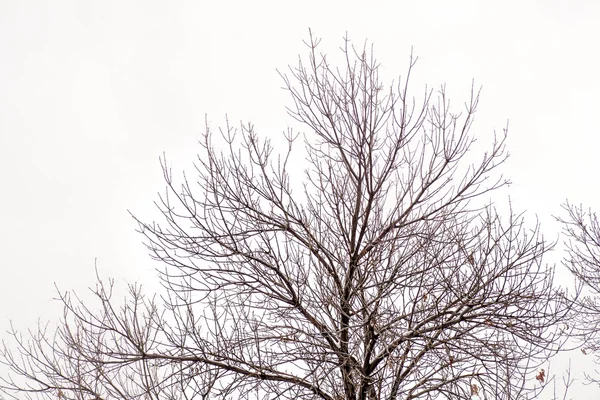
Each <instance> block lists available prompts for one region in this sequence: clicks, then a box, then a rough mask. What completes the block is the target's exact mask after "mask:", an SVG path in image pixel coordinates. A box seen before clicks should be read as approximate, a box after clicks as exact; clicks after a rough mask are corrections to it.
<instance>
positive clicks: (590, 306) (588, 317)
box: [557, 202, 600, 384]
mask: <svg viewBox="0 0 600 400" xmlns="http://www.w3.org/2000/svg"><path fill="white" fill-rule="evenodd" d="M563 210H564V211H565V216H562V217H557V220H558V221H559V222H561V223H562V225H563V234H564V236H565V237H566V241H565V245H566V253H567V255H566V257H565V261H564V262H563V264H564V265H565V266H566V267H567V268H568V269H569V271H571V273H572V274H573V275H574V277H575V278H576V281H577V283H578V284H579V285H582V286H583V288H584V290H585V291H584V294H585V295H583V296H579V297H578V298H576V299H575V302H576V305H577V306H576V307H574V312H573V313H572V314H571V317H572V319H571V321H570V327H569V328H570V330H571V331H572V332H571V336H573V337H575V338H576V339H578V340H579V343H580V345H581V352H582V353H583V354H589V355H593V356H594V357H595V361H596V364H600V221H598V216H597V214H596V213H595V212H593V211H592V210H591V209H590V210H584V208H583V207H582V206H581V205H580V206H575V205H573V204H570V203H568V202H566V203H565V204H563ZM586 376H587V378H588V380H589V381H590V382H593V383H596V384H600V378H599V377H600V370H596V373H595V374H586Z"/></svg>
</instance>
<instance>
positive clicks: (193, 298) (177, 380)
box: [0, 35, 567, 400]
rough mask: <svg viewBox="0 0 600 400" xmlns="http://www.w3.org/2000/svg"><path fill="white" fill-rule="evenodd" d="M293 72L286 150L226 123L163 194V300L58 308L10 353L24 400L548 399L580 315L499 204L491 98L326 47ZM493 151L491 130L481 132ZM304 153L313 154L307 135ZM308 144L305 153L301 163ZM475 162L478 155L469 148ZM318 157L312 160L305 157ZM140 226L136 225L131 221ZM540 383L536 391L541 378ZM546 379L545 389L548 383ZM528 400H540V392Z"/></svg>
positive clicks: (159, 241)
mask: <svg viewBox="0 0 600 400" xmlns="http://www.w3.org/2000/svg"><path fill="white" fill-rule="evenodd" d="M307 45H308V47H309V50H310V51H309V54H308V57H307V58H305V59H302V58H301V59H300V60H299V63H298V65H297V66H295V67H290V69H289V71H288V72H287V73H285V74H282V78H283V81H284V83H285V89H286V90H287V92H288V93H289V94H290V96H291V99H292V103H291V106H290V107H289V108H288V113H289V115H290V116H291V117H292V118H293V119H294V120H295V121H297V122H298V123H300V124H302V126H303V127H304V128H305V129H306V132H305V133H304V135H299V134H296V133H295V132H294V131H292V130H288V131H287V133H286V134H285V139H286V142H285V143H286V150H285V151H282V152H279V153H276V151H275V147H276V145H277V143H271V142H270V141H269V140H268V139H262V138H261V137H260V136H259V135H258V133H257V132H256V130H255V128H254V127H253V126H252V125H242V126H240V127H239V128H235V127H233V126H232V125H231V124H230V123H229V122H227V124H226V126H225V127H224V128H223V129H221V130H219V131H218V132H214V131H212V130H211V129H210V127H209V126H208V123H207V127H206V132H205V134H204V135H203V138H202V140H201V141H200V145H201V154H200V156H199V157H198V162H197V164H196V171H195V173H196V174H197V177H196V178H194V179H193V180H190V179H188V175H184V177H183V180H182V183H181V184H178V183H176V182H175V180H174V179H173V177H172V173H171V171H170V169H169V167H168V163H167V161H166V160H165V159H164V158H163V159H162V160H161V162H162V166H163V171H164V178H165V181H166V184H167V190H166V192H165V194H163V195H160V197H159V201H158V202H157V203H156V204H157V207H158V209H159V210H160V211H161V213H162V221H161V223H146V222H144V221H142V220H139V219H137V218H136V220H137V221H138V223H139V228H140V229H139V230H140V232H141V233H142V234H143V235H144V237H145V243H146V245H147V247H148V249H149V251H150V253H151V255H152V257H153V258H154V259H156V260H158V261H160V262H161V268H160V269H159V274H160V278H161V280H162V282H163V284H164V287H165V289H166V290H165V293H166V294H165V295H164V296H162V297H152V298H148V297H146V296H144V295H143V294H142V291H141V289H140V287H139V286H136V285H133V286H131V287H130V293H129V297H128V298H127V300H126V302H125V303H123V304H121V303H120V302H117V301H115V300H114V299H113V298H112V297H113V296H112V288H113V286H112V282H105V281H104V282H103V281H102V280H100V279H99V280H98V286H97V287H96V289H95V290H94V293H95V295H96V298H97V300H98V304H99V306H94V307H92V306H91V305H89V304H87V303H84V302H83V301H80V300H79V299H78V298H76V297H75V296H74V295H73V294H72V293H62V294H61V297H60V300H61V301H62V303H63V304H64V307H65V313H64V319H63V320H62V321H61V323H60V325H59V328H58V330H57V331H56V334H55V336H51V335H48V334H47V333H46V332H45V331H44V329H40V331H39V332H37V333H35V334H32V335H31V336H30V337H29V338H28V339H23V338H22V336H20V334H19V333H18V332H16V331H15V332H13V334H14V337H15V339H16V340H15V343H14V346H15V349H16V350H12V351H11V350H10V349H9V347H8V346H7V345H5V347H4V351H3V353H2V357H1V358H0V359H2V360H3V362H4V363H5V364H7V365H8V366H9V367H10V368H11V369H12V372H13V375H11V377H8V378H4V379H3V382H4V383H3V386H2V387H3V389H4V391H5V392H7V393H9V394H13V395H18V394H24V395H27V396H35V395H38V396H41V397H47V398H56V397H57V396H58V397H59V398H65V399H67V398H77V399H89V398H94V397H97V398H102V399H112V398H120V399H135V398H144V399H145V398H148V399H154V398H156V399H159V398H160V399H191V398H198V399H206V398H227V399H238V398H239V399H259V398H260V399H275V398H278V399H279V398H281V399H326V400H337V399H348V400H350V399H352V400H354V399H364V400H367V399H369V400H371V399H417V398H422V399H434V398H452V399H456V398H462V399H468V398H472V397H473V398H481V399H483V398H487V399H492V398H493V399H517V398H521V397H520V396H523V395H525V394H528V395H530V396H535V395H536V394H537V393H538V392H539V390H540V388H541V387H542V386H543V384H545V381H544V377H545V372H544V371H543V370H541V368H542V364H543V363H544V362H545V361H546V360H547V358H548V357H549V356H550V355H551V354H553V353H554V352H555V351H556V350H557V348H558V345H559V343H558V341H557V337H558V334H559V332H558V330H557V322H558V321H561V320H562V318H563V317H564V315H565V313H566V311H567V306H566V305H565V304H564V303H562V302H561V298H562V294H561V292H559V291H557V290H555V289H554V288H553V269H552V268H550V267H547V266H546V265H544V263H543V259H542V258H543V255H544V254H545V253H546V252H547V251H548V250H549V248H550V247H551V244H549V243H547V242H545V241H544V240H543V238H542V237H541V235H540V233H539V228H538V226H537V224H535V225H533V226H532V227H531V228H528V227H527V225H526V224H525V222H524V220H523V217H522V215H517V214H514V213H513V212H512V211H510V212H509V213H508V215H505V216H503V217H501V216H500V215H499V214H498V213H497V211H496V209H495V208H494V207H493V206H491V205H489V204H488V203H487V196H488V195H489V194H490V192H491V191H493V190H495V189H497V188H499V187H502V186H504V185H505V184H506V183H507V181H505V180H504V179H503V178H502V176H500V175H498V174H496V173H495V170H496V169H497V167H498V166H500V165H501V164H502V163H503V161H504V160H505V159H506V153H505V149H504V140H505V137H506V131H505V132H503V134H501V135H499V137H496V135H495V134H494V136H493V137H492V136H491V135H489V137H490V141H489V142H490V144H489V146H488V148H487V150H486V151H482V152H477V151H475V149H474V147H473V146H472V145H473V143H474V141H475V138H474V137H473V136H472V135H471V134H470V128H471V126H472V122H473V116H474V113H475V111H476V108H477V105H478V101H479V94H478V92H477V91H472V92H471V94H472V95H471V98H470V101H469V102H468V103H467V104H466V105H465V109H464V110H463V111H462V112H460V113H455V112H453V111H451V108H450V104H449V101H448V99H447V98H446V91H445V88H444V87H442V88H441V89H440V90H439V91H428V90H427V89H426V90H425V92H424V98H423V100H422V102H417V100H415V99H414V98H413V97H411V96H409V86H408V82H409V77H410V72H411V70H412V68H413V66H414V64H415V61H416V60H415V59H414V58H412V57H411V61H410V66H409V69H408V73H407V74H406V76H405V77H404V78H400V80H399V81H398V82H396V83H393V84H392V85H390V86H385V85H384V84H382V83H381V82H380V80H379V76H378V70H379V64H378V63H377V61H376V59H375V58H374V55H373V52H372V51H368V48H367V47H366V46H365V47H362V48H359V49H356V48H354V47H353V46H351V45H350V43H349V41H348V40H347V39H345V41H344V43H343V46H342V49H341V50H342V52H343V56H344V60H345V63H344V64H343V66H342V68H336V67H334V66H332V65H330V64H329V62H328V60H327V57H326V56H325V55H321V54H319V52H318V46H319V41H318V40H316V39H314V38H313V37H312V35H311V37H310V41H309V42H307ZM480 136H481V137H482V138H485V135H480ZM302 139H303V140H302ZM302 143H303V144H304V150H303V152H302V149H301V148H300V149H298V146H299V144H300V145H302ZM470 150H471V151H470ZM299 154H300V155H304V158H302V157H297V155H299ZM134 218H135V217H134ZM536 376H537V377H538V379H534V378H535V377H536ZM540 376H541V377H542V378H541V379H540V378H539V377H540ZM529 398H530V397H529Z"/></svg>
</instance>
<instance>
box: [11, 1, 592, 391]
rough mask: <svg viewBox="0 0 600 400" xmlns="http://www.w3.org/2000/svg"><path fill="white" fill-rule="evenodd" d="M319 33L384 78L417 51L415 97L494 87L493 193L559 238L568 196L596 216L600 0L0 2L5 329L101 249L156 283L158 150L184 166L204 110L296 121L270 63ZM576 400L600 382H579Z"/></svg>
mask: <svg viewBox="0 0 600 400" xmlns="http://www.w3.org/2000/svg"><path fill="white" fill-rule="evenodd" d="M309 27H311V28H312V29H313V32H314V33H315V34H316V35H318V36H320V37H323V38H324V40H325V41H324V44H325V47H324V49H329V50H332V51H335V49H336V48H337V46H339V45H340V44H341V43H342V41H341V38H342V36H343V35H344V34H345V33H346V31H348V33H349V35H350V37H351V38H352V39H354V41H355V42H357V43H358V44H362V42H363V40H364V39H365V38H368V39H369V40H370V41H371V42H373V43H374V44H375V51H376V54H377V57H378V59H379V60H380V61H381V62H382V64H383V68H384V69H383V71H384V73H385V74H386V75H388V74H389V75H388V76H392V74H393V75H396V74H403V73H404V72H405V71H406V66H407V64H408V56H409V53H410V50H411V46H414V51H415V54H416V55H418V56H419V63H418V64H417V67H416V70H415V71H416V75H415V79H414V81H413V89H414V93H415V94H416V95H420V94H421V93H422V88H423V85H424V84H425V83H428V84H430V85H434V86H435V85H439V84H442V83H447V85H448V91H449V94H450V98H451V99H452V101H453V102H454V103H455V104H456V105H460V104H461V103H462V102H463V101H465V100H467V97H466V96H467V94H468V89H469V88H470V85H471V80H472V79H475V81H476V84H477V85H483V94H482V102H481V106H480V108H479V113H478V116H477V123H476V125H475V128H476V130H477V131H481V132H482V133H485V134H489V133H490V132H491V131H492V130H493V129H496V130H498V131H500V130H501V129H502V128H503V127H504V126H505V124H506V121H507V120H509V121H510V133H509V141H508V147H509V150H510V153H511V158H510V160H509V162H508V164H507V165H506V166H505V168H504V169H503V171H504V172H505V173H506V175H507V176H508V177H510V178H511V179H512V181H513V182H514V184H513V186H512V187H511V188H510V189H509V190H506V191H504V192H503V193H501V194H499V198H498V200H499V201H505V200H506V198H507V196H508V195H510V196H511V198H512V201H513V205H514V206H515V207H516V208H517V209H519V210H524V209H526V210H528V213H529V217H530V219H535V217H536V215H537V216H538V217H539V219H540V221H541V222H542V223H543V226H542V228H543V230H544V231H545V232H547V236H548V237H549V238H551V239H555V238H556V235H557V232H558V230H557V226H556V224H555V223H554V222H553V219H552V217H551V216H552V214H558V213H559V212H560V207H559V206H560V204H561V202H563V201H564V200H565V199H567V198H568V199H569V200H571V201H573V202H575V203H579V202H583V203H584V204H585V205H587V206H592V207H594V208H595V209H596V210H599V211H600V193H599V192H598V190H597V180H596V177H597V170H598V165H599V163H600V162H599V161H598V156H597V148H598V146H599V145H600V139H599V135H600V128H599V127H598V112H599V110H600V98H599V96H598V93H599V92H600V79H599V78H598V71H600V56H599V45H598V41H599V40H600V3H599V2H597V1H594V0H590V1H583V0H572V1H559V0H546V1H537V2H536V1H530V0H518V1H482V0H479V1H446V0H440V1H416V0H415V1H387V2H386V1H373V0H369V1H365V0H363V1H360V2H354V1H348V0H346V1H339V2H338V1H325V0H320V1H312V0H311V1H307V0H303V1H295V2H290V1H282V0H279V1H270V2H268V1H258V0H255V1H242V0H240V1H217V0H212V1H162V2H161V1H148V0H145V1H139V2H134V1H124V0H118V1H107V0H104V1H91V0H88V1H66V0H54V1H41V0H40V1H26V0H14V1H10V0H0V151H1V156H0V178H1V180H0V185H1V186H0V187H1V189H0V193H1V196H0V221H1V223H0V249H1V250H2V257H1V258H0V271H1V275H0V338H4V339H6V338H7V335H6V334H5V333H4V332H5V331H6V330H7V329H8V327H9V321H10V320H12V321H13V322H14V324H15V325H16V326H18V327H23V328H27V327H30V328H33V327H35V323H36V321H37V319H38V318H40V319H41V320H42V321H46V320H51V319H52V318H55V317H56V316H58V315H59V311H60V308H59V307H58V305H57V304H56V302H52V301H51V299H52V298H53V297H54V295H55V289H54V283H57V284H58V285H59V287H60V288H63V289H76V290H78V291H79V292H85V290H86V288H87V287H88V286H90V285H93V283H94V279H95V277H94V259H95V258H97V260H98V269H99V272H100V274H101V275H102V276H104V277H114V278H116V280H117V283H118V284H121V285H124V284H125V283H127V282H133V281H142V282H144V283H146V284H147V285H148V286H149V290H150V291H152V290H153V287H156V280H155V279H154V273H153V268H154V267H156V266H157V265H156V264H154V263H153V262H151V261H150V260H149V258H148V257H147V256H146V251H145V249H144V247H143V246H142V244H141V237H140V236H139V235H137V234H136V233H135V232H134V229H135V224H134V221H133V220H132V219H131V218H130V217H129V215H128V213H127V210H128V209H130V210H132V211H134V212H135V213H136V214H138V215H140V216H142V217H143V216H148V218H150V219H151V218H153V217H154V215H155V214H154V212H153V208H152V201H153V200H155V199H156V195H155V194H156V192H157V191H159V190H162V189H163V187H164V185H163V181H162V176H161V172H160V168H159V164H158V157H159V156H160V155H161V154H162V152H163V151H165V152H166V153H167V156H168V157H169V159H170V160H171V165H172V166H173V167H174V171H175V174H176V175H178V174H179V172H180V171H182V170H183V169H187V170H188V171H189V170H190V166H191V165H192V162H193V160H194V155H195V154H196V151H197V150H198V147H197V145H196V141H197V139H198V138H199V135H200V134H201V132H202V131H203V128H204V118H205V113H207V114H208V119H209V120H210V121H211V124H212V125H213V127H217V126H218V125H219V124H221V123H222V121H223V119H224V115H225V113H228V114H229V116H230V118H231V119H232V120H233V121H239V120H244V121H252V122H253V123H254V124H255V125H256V128H257V130H258V131H259V132H261V133H262V134H264V135H269V136H271V137H275V138H276V137H277V136H278V135H280V133H281V132H282V131H283V130H285V129H286V128H287V127H288V126H289V125H290V123H291V121H290V119H289V118H288V117H287V116H286V114H285V109H284V106H285V105H286V104H289V103H287V99H288V98H287V97H286V94H285V92H283V91H282V90H281V89H280V87H281V86H282V82H281V79H280V77H279V76H278V74H277V72H276V68H278V69H280V70H284V69H285V68H286V66H287V65H288V64H290V63H291V64H293V63H295V62H296V60H297V54H298V53H302V54H304V53H305V52H306V48H305V47H304V46H303V44H302V40H303V39H306V38H307V32H308V28H309ZM552 257H554V259H552ZM559 257H560V254H554V255H552V256H551V257H549V259H548V261H549V262H554V261H557V260H559ZM560 279H561V281H563V282H567V281H568V280H569V278H568V276H567V275H566V274H563V275H561V277H560ZM569 357H571V358H573V363H574V370H575V371H574V372H575V376H576V378H578V379H579V378H581V371H582V370H584V369H589V368H590V363H589V361H590V359H589V358H586V357H583V356H582V355H580V353H578V352H575V353H573V354H571V355H565V356H563V357H561V359H560V360H557V361H555V362H554V363H553V364H554V365H553V370H554V372H557V373H559V372H560V368H563V367H564V366H565V365H566V360H568V358H569ZM2 373H3V370H2V369H0V374H2ZM570 397H572V398H574V399H592V398H600V391H598V390H596V389H595V388H590V387H583V386H581V384H580V382H579V381H578V382H577V383H576V387H574V388H573V390H572V391H571V396H570Z"/></svg>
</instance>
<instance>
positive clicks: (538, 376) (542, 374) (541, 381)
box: [535, 368, 546, 383]
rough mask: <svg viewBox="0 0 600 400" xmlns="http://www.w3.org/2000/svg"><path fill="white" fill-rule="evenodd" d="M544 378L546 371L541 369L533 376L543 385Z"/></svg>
mask: <svg viewBox="0 0 600 400" xmlns="http://www.w3.org/2000/svg"><path fill="white" fill-rule="evenodd" d="M545 378H546V371H544V369H543V368H542V370H541V371H540V372H539V373H538V374H537V375H536V376H535V379H537V380H538V381H540V383H544V379H545Z"/></svg>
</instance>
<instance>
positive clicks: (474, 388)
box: [471, 383, 479, 396]
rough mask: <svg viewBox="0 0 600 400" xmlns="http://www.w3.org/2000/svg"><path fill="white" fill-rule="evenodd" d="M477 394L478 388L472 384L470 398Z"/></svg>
mask: <svg viewBox="0 0 600 400" xmlns="http://www.w3.org/2000/svg"><path fill="white" fill-rule="evenodd" d="M478 394H479V386H477V385H476V384H474V383H473V384H472V385H471V395H472V396H477V395H478Z"/></svg>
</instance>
